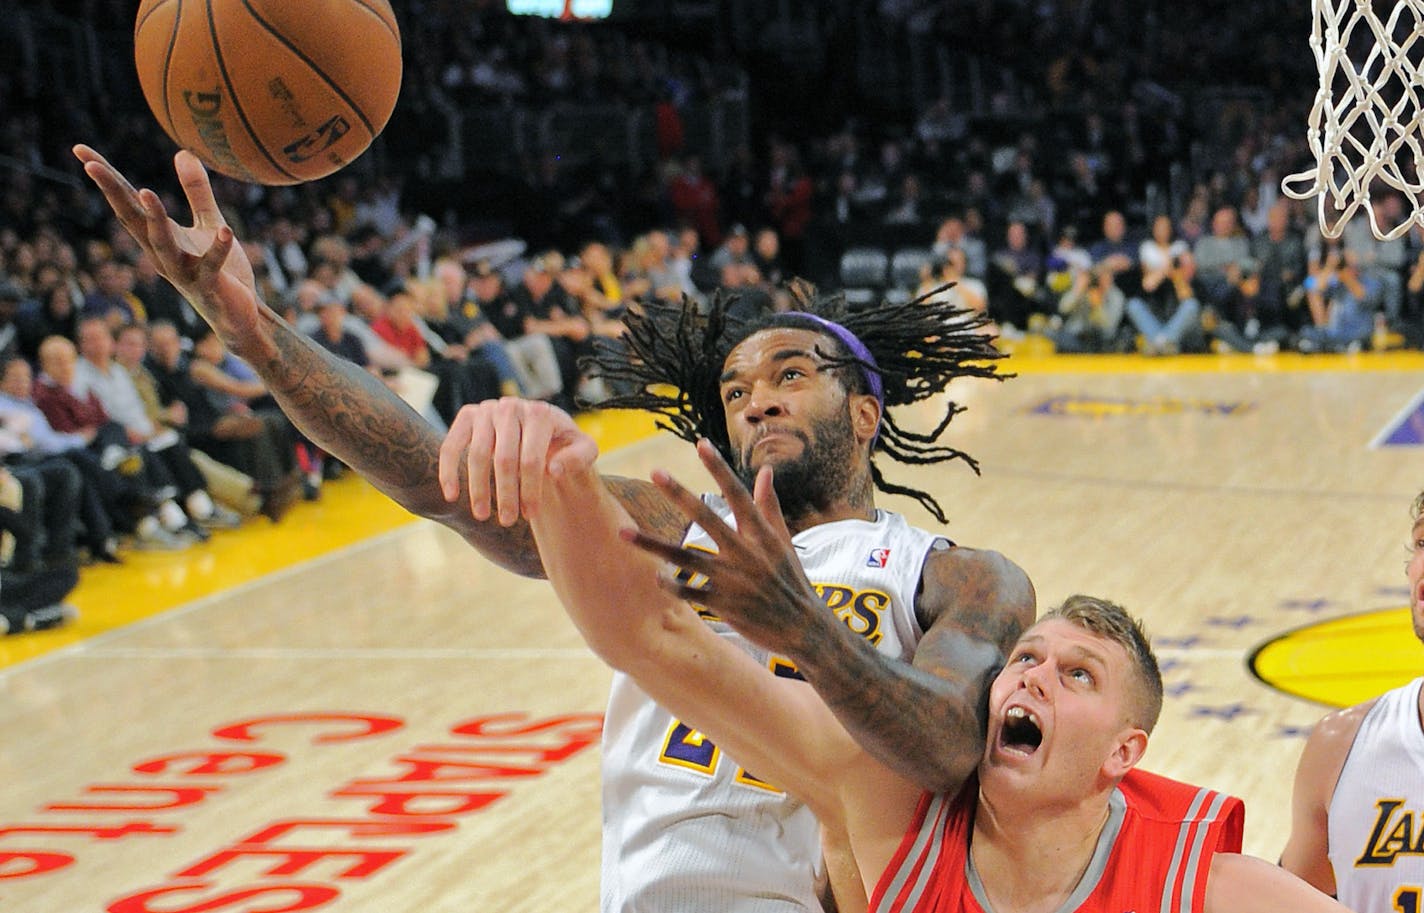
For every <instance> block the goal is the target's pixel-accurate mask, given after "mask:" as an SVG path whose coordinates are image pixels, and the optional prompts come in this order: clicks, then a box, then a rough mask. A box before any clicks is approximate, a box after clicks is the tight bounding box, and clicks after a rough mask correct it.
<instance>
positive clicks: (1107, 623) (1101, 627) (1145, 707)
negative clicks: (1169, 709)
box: [1039, 593, 1162, 733]
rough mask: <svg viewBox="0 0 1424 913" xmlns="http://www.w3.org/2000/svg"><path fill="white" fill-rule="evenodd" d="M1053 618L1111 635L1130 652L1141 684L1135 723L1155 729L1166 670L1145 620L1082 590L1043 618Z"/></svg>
mask: <svg viewBox="0 0 1424 913" xmlns="http://www.w3.org/2000/svg"><path fill="white" fill-rule="evenodd" d="M1050 618H1061V619H1063V620H1064V621H1066V622H1068V623H1070V624H1073V625H1077V626H1078V627H1080V628H1082V629H1083V630H1085V631H1091V632H1092V633H1094V634H1096V635H1098V636H1099V637H1104V638H1107V639H1108V640H1111V641H1112V642H1113V643H1116V644H1118V645H1119V646H1121V647H1122V648H1123V649H1124V650H1126V651H1127V655H1128V656H1129V657H1130V658H1131V659H1132V666H1133V669H1134V671H1135V672H1136V673H1137V675H1136V676H1135V678H1136V679H1137V687H1136V688H1134V689H1133V691H1134V695H1133V698H1134V699H1133V703H1134V704H1135V705H1136V706H1135V712H1134V713H1133V714H1132V719H1131V722H1132V724H1133V725H1134V726H1136V727H1138V728H1139V729H1142V730H1143V731H1144V732H1148V733H1150V732H1152V728H1153V727H1154V726H1156V725H1157V718H1158V716H1160V715H1161V713H1162V670H1161V669H1159V668H1158V667H1157V657H1156V656H1155V655H1154V654H1153V652H1152V644H1151V642H1150V641H1149V640H1148V638H1147V632H1146V631H1145V630H1144V629H1143V627H1142V622H1141V621H1140V620H1139V619H1137V618H1134V617H1133V616H1132V615H1130V614H1128V611H1127V610H1126V609H1124V608H1123V607H1122V606H1120V605H1118V604H1117V603H1115V602H1109V601H1108V600H1106V599H1099V598H1098V597H1096V596H1084V595H1082V594H1081V593H1080V594H1077V595H1074V596H1069V597H1068V598H1067V599H1065V600H1063V604H1062V605H1060V606H1059V607H1058V608H1056V609H1053V610H1052V611H1050V612H1048V613H1047V614H1045V615H1044V616H1043V617H1042V618H1040V619H1039V621H1040V622H1042V621H1047V620H1048V619H1050Z"/></svg>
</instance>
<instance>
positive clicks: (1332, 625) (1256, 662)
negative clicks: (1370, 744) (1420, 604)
mask: <svg viewBox="0 0 1424 913" xmlns="http://www.w3.org/2000/svg"><path fill="white" fill-rule="evenodd" d="M1250 663H1251V671H1252V672H1254V673H1255V674H1256V675H1257V676H1258V677H1259V678H1260V679H1261V680H1262V681H1264V682H1266V683H1267V684H1268V685H1271V686H1272V687H1275V688H1279V689H1280V690H1282V691H1284V692H1286V693H1287V694H1293V695H1295V696H1296V697H1303V698H1305V699H1306V700H1309V701H1315V702H1316V703H1318V704H1326V705H1329V706H1332V707H1348V706H1350V705H1351V704H1358V703H1360V702H1361V701H1364V700H1368V699H1369V698H1372V697H1375V696H1376V695H1379V694H1383V693H1384V692H1386V691H1388V690H1390V689H1391V688H1397V687H1399V686H1400V685H1403V684H1405V683H1406V682H1408V681H1411V680H1413V679H1414V678H1417V677H1418V676H1419V671H1420V670H1421V669H1424V644H1420V642H1419V641H1418V640H1416V639H1415V638H1414V637H1413V635H1412V633H1411V631H1410V622H1409V609H1408V608H1407V607H1406V608H1398V609H1381V610H1379V611H1377V612H1365V613H1363V614H1361V615H1351V616H1348V617H1346V618H1332V619H1329V620H1326V621H1321V622H1319V623H1317V624H1311V625H1306V626H1305V627H1303V628H1298V629H1296V630H1294V631H1290V632H1287V633H1285V634H1282V635H1281V636H1279V637H1277V638H1275V639H1273V640H1270V641H1268V642H1266V643H1265V644H1263V645H1262V646H1261V647H1260V649H1258V650H1257V651H1256V653H1255V654H1254V655H1253V656H1252V657H1251V660H1250Z"/></svg>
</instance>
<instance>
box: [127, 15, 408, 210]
mask: <svg viewBox="0 0 1424 913" xmlns="http://www.w3.org/2000/svg"><path fill="white" fill-rule="evenodd" d="M134 60H135V63H136V64H137V66H138V76H139V83H140V85H141V86H142V87H143V94H144V97H145V98H146V99H147V101H148V106H149V108H151V109H152V111H153V113H154V116H156V117H157V118H158V122H159V123H160V124H161V125H162V126H163V129H164V130H165V131H167V133H168V135H169V136H170V137H172V138H173V141H174V142H176V143H177V144H178V145H180V146H182V147H184V148H185V149H188V150H190V151H192V152H193V153H194V154H195V155H197V156H198V158H200V159H202V161H203V163H204V164H206V165H207V166H208V167H209V168H211V169H213V170H214V171H218V172H221V173H223V174H226V175H229V176H230V177H235V178H240V179H242V180H244V181H252V182H254V183H258V184H296V183H300V182H302V181H311V180H315V179H317V178H321V177H325V176H326V175H328V174H331V173H332V172H334V171H336V170H337V169H339V168H341V167H343V166H344V165H346V164H347V163H349V162H351V161H352V160H353V159H355V158H356V157H357V156H359V155H360V154H361V153H362V152H364V151H365V150H366V148H367V147H368V146H370V145H371V141H372V140H374V139H375V138H376V136H377V135H378V134H379V133H380V132H381V130H382V128H384V127H385V125H386V121H388V120H389V119H390V116H391V111H392V109H394V108H395V104H396V96H397V95H398V94H399V93H400V83H401V41H400V29H399V27H398V26H397V24H396V18H395V14H394V13H393V12H392V11H391V6H390V3H389V2H388V0H300V2H292V0H203V2H196V0H143V2H142V3H140V4H139V9H138V16H137V19H136V22H135V25H134Z"/></svg>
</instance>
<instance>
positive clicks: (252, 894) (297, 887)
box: [105, 884, 341, 913]
mask: <svg viewBox="0 0 1424 913" xmlns="http://www.w3.org/2000/svg"><path fill="white" fill-rule="evenodd" d="M211 887H212V885H209V884H179V885H171V886H169V887H165V888H154V889H152V890H149V891H144V892H143V893H141V894H131V895H129V896H128V897H124V898H122V899H120V900H116V901H114V902H113V903H111V904H109V906H107V907H106V908H105V910H106V911H107V913H211V911H214V910H229V911H231V913H296V911H298V910H315V909H316V908H317V907H320V906H322V905H323V904H325V903H328V902H329V901H332V900H335V899H336V898H338V897H340V896H341V891H340V890H339V889H338V888H334V887H332V886H331V885H325V884H269V885H263V886H262V887H260V888H243V889H241V890H238V891H232V892H230V893H227V894H220V895H218V896H217V897H210V898H208V899H206V900H200V899H197V898H193V902H194V903H195V904H196V906H190V907H172V906H169V905H168V904H167V903H164V904H163V906H159V907H153V906H149V901H151V900H158V899H160V898H172V897H175V896H176V895H179V894H192V893H194V892H206V891H208V890H209V889H210V888H211ZM264 896H265V897H266V898H267V900H268V901H270V902H271V903H273V904H280V906H260V907H256V906H249V905H247V903H246V902H247V901H249V900H256V899H257V898H260V897H264ZM238 904H242V906H241V907H239V906H237V905H238Z"/></svg>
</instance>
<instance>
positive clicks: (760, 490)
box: [752, 466, 791, 542]
mask: <svg viewBox="0 0 1424 913" xmlns="http://www.w3.org/2000/svg"><path fill="white" fill-rule="evenodd" d="M752 501H753V502H754V503H755V504H756V508H757V513H758V514H760V515H761V518H762V519H763V520H765V521H766V524H767V526H769V527H770V528H771V531H772V532H773V533H774V534H775V535H776V537H777V538H778V539H780V540H781V541H783V542H790V541H791V530H790V529H789V528H788V527H787V525H786V517H785V516H783V515H782V513H781V499H780V498H778V497H777V496H776V479H775V476H774V474H773V470H772V468H771V467H770V466H763V467H762V468H761V469H760V470H758V471H757V477H756V485H755V487H754V488H753V490H752Z"/></svg>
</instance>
